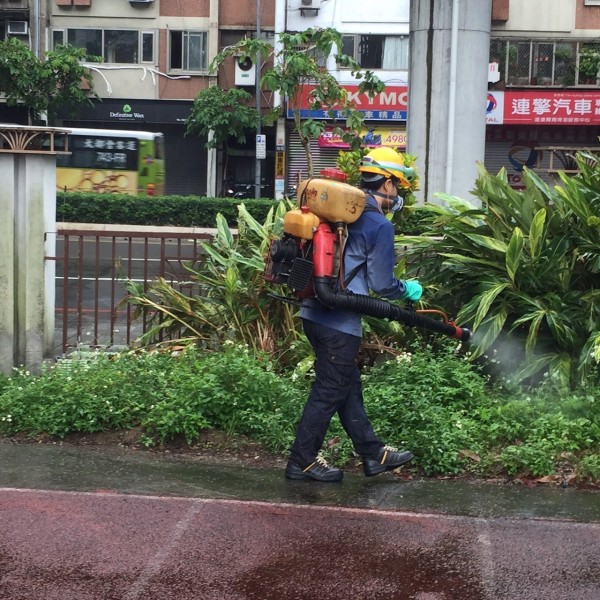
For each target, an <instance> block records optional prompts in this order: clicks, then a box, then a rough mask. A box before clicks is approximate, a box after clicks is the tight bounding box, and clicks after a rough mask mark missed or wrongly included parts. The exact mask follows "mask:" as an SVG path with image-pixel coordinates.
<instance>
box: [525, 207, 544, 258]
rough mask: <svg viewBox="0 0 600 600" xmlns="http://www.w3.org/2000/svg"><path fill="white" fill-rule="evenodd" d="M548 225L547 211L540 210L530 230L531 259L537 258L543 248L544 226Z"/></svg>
mask: <svg viewBox="0 0 600 600" xmlns="http://www.w3.org/2000/svg"><path fill="white" fill-rule="evenodd" d="M545 223H546V209H543V210H538V211H537V213H536V214H535V216H534V217H533V220H532V221H531V227H530V228H529V252H530V254H531V258H537V256H538V254H539V252H540V248H541V246H542V238H543V233H544V225H545Z"/></svg>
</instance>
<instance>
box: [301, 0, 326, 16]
mask: <svg viewBox="0 0 600 600" xmlns="http://www.w3.org/2000/svg"><path fill="white" fill-rule="evenodd" d="M320 8H321V0H302V4H301V5H300V16H302V17H316V16H317V15H318V14H319V9H320Z"/></svg>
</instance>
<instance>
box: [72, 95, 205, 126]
mask: <svg viewBox="0 0 600 600" xmlns="http://www.w3.org/2000/svg"><path fill="white" fill-rule="evenodd" d="M192 106H193V101H191V100H189V101H187V100H129V101H127V100H108V99H104V100H102V101H95V102H94V104H93V106H88V105H86V106H82V107H81V108H80V109H79V112H78V114H77V120H78V121H93V122H105V123H111V122H112V123H116V122H119V123H180V124H183V123H185V122H186V119H187V118H188V117H189V115H190V113H191V110H192ZM60 116H62V118H64V119H68V118H70V117H69V116H68V115H67V114H66V113H65V114H61V115H60Z"/></svg>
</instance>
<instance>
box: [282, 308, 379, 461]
mask: <svg viewBox="0 0 600 600" xmlns="http://www.w3.org/2000/svg"><path fill="white" fill-rule="evenodd" d="M302 325H303V327H304V332H305V333H306V337H307V338H308V340H309V342H310V343H311V345H312V347H313V349H314V352H315V374H316V378H315V381H314V383H313V387H312V390H311V392H310V395H309V397H308V400H307V401H306V404H305V406H304V411H303V412H302V416H301V418H300V422H299V423H298V427H297V429H296V439H295V441H294V443H293V445H292V449H291V451H290V460H292V461H294V462H295V463H296V464H298V465H300V466H301V467H303V468H304V467H306V466H308V465H310V464H311V463H312V462H313V461H314V460H315V458H316V456H317V454H318V452H319V450H320V449H321V445H322V444H323V440H324V439H325V435H326V434H327V429H328V427H329V423H330V421H331V418H332V417H333V415H334V414H335V413H336V412H337V413H338V415H339V418H340V422H341V423H342V426H343V427H344V429H345V430H346V433H347V434H348V436H349V437H350V439H351V440H352V443H353V444H354V449H355V451H356V452H357V454H359V455H361V456H363V457H373V458H375V457H377V454H378V453H379V450H380V449H381V448H382V447H383V443H382V442H381V441H380V440H379V438H378V437H377V436H376V435H375V432H374V431H373V427H372V425H371V422H370V421H369V418H368V417H367V414H366V412H365V408H364V405H363V397H362V385H361V381H360V370H359V368H358V365H357V363H356V360H357V357H358V351H359V349H360V342H361V339H360V338H359V337H356V336H354V335H348V334H346V333H342V332H340V331H336V330H335V329H330V328H328V327H323V325H319V324H318V323H314V322H313V321H308V320H306V319H303V320H302Z"/></svg>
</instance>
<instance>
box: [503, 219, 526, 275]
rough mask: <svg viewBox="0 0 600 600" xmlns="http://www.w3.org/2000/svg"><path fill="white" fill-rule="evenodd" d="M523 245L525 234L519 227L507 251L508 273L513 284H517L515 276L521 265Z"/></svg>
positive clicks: (514, 232) (514, 231)
mask: <svg viewBox="0 0 600 600" xmlns="http://www.w3.org/2000/svg"><path fill="white" fill-rule="evenodd" d="M523 243H524V240H523V232H522V231H521V229H520V228H519V227H515V229H514V230H513V234H512V236H511V238H510V242H509V243H508V250H507V251H506V271H507V272H508V276H509V277H510V280H511V281H512V282H513V283H515V276H516V274H517V270H518V268H519V266H520V263H521V255H522V253H523Z"/></svg>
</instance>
